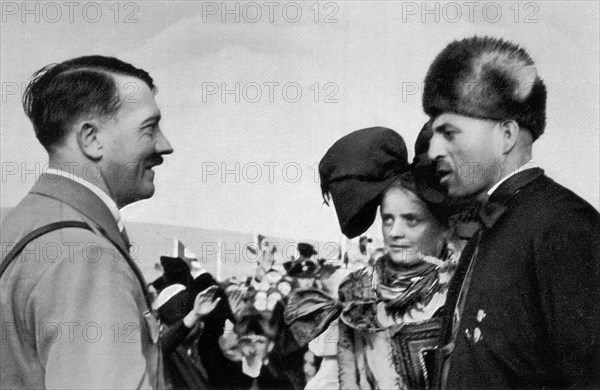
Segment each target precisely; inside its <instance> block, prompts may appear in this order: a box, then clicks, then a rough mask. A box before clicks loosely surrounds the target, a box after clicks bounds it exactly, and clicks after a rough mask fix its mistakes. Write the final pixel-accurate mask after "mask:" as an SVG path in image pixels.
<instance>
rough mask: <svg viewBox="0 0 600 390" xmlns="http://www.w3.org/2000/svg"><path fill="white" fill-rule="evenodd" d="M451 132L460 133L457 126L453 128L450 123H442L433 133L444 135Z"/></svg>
mask: <svg viewBox="0 0 600 390" xmlns="http://www.w3.org/2000/svg"><path fill="white" fill-rule="evenodd" d="M449 130H453V131H458V130H459V128H458V127H456V126H452V124H450V123H442V124H441V125H439V126H436V127H434V128H433V131H434V132H436V133H442V132H444V131H449Z"/></svg>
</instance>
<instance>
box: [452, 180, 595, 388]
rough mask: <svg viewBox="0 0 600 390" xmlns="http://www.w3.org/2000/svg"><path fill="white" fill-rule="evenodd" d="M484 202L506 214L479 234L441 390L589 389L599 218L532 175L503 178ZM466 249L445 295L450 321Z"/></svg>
mask: <svg viewBox="0 0 600 390" xmlns="http://www.w3.org/2000/svg"><path fill="white" fill-rule="evenodd" d="M490 201H491V202H492V201H493V202H499V203H500V204H503V205H504V206H506V210H505V211H504V212H503V213H501V215H500V216H499V218H498V219H497V220H496V221H495V223H492V224H491V225H489V226H483V227H482V235H481V242H480V245H479V251H478V254H477V255H476V258H475V259H474V263H473V268H472V277H471V283H470V287H469V290H468V294H467V298H466V301H465V307H464V312H463V313H462V317H461V318H462V320H461V322H460V326H459V328H458V333H457V338H456V344H455V349H454V351H453V353H452V354H451V357H450V366H449V367H450V368H449V374H448V380H447V388H452V389H469V388H542V387H589V388H592V387H593V388H597V386H598V385H599V382H598V371H600V370H599V368H600V361H599V359H598V358H599V354H598V350H599V342H600V341H599V338H600V332H599V328H600V301H599V299H598V297H600V288H599V284H600V234H599V233H600V214H598V212H597V211H596V210H595V209H594V208H593V207H592V206H591V205H589V204H588V203H587V202H585V201H584V200H583V199H581V198H580V197H579V196H577V195H575V194H574V193H573V192H571V191H570V190H568V189H566V188H564V187H562V186H560V185H558V184H557V183H555V182H554V181H552V180H551V179H549V178H548V177H546V176H545V175H543V171H542V170H541V169H534V170H527V171H523V172H521V173H519V174H517V175H515V176H513V177H511V178H509V179H508V180H507V181H506V182H504V183H503V184H502V185H501V186H500V187H499V188H498V189H497V190H496V192H494V194H492V197H491V199H490ZM474 246H475V245H474V243H473V242H471V243H470V244H469V245H468V247H467V248H466V249H465V250H464V252H463V257H462V258H461V260H460V264H459V268H458V270H457V273H456V275H455V278H454V280H453V282H452V285H451V287H450V291H449V295H448V300H447V303H446V304H447V310H446V312H447V313H448V315H449V316H452V314H453V312H454V308H455V305H456V302H457V296H458V293H459V291H460V286H461V284H462V279H463V277H464V275H465V274H466V270H467V268H468V266H469V260H470V254H472V253H473V249H474ZM449 319H450V317H447V318H446V321H445V327H444V330H443V336H442V337H443V339H442V343H441V345H445V344H447V342H448V340H449V337H450V333H451V322H450V320H449Z"/></svg>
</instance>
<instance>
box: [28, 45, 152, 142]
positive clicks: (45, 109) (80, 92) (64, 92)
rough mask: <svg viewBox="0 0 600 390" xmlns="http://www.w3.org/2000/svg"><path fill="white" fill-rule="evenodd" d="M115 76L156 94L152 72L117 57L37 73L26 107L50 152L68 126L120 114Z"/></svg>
mask: <svg viewBox="0 0 600 390" xmlns="http://www.w3.org/2000/svg"><path fill="white" fill-rule="evenodd" d="M113 74H119V75H123V76H132V77H135V78H138V79H140V80H142V81H143V82H144V83H146V84H147V85H148V87H149V88H150V89H151V90H152V91H153V92H155V91H156V87H155V86H154V82H153V80H152V77H150V75H149V74H148V72H146V71H144V70H142V69H138V68H136V67H134V66H133V65H131V64H128V63H126V62H123V61H121V60H119V59H117V58H114V57H104V56H98V55H94V56H84V57H78V58H74V59H71V60H68V61H65V62H61V63H59V64H52V65H48V66H45V67H44V68H42V69H40V70H39V71H37V72H36V73H34V75H33V78H32V80H31V82H30V83H29V85H28V86H27V89H26V90H25V93H24V95H23V108H24V110H25V114H27V116H28V117H29V119H30V120H31V122H32V123H33V129H34V130H35V135H36V137H37V139H38V140H39V141H40V143H41V144H42V145H43V146H44V148H46V150H49V149H50V147H51V146H52V145H54V144H56V143H58V142H60V141H61V140H63V139H64V137H65V135H66V134H67V128H68V126H69V125H70V124H71V123H72V122H73V121H74V120H76V119H78V118H79V117H81V116H82V115H86V114H91V113H94V114H98V115H100V116H106V117H110V116H112V115H114V114H115V113H116V112H117V110H118V109H119V106H120V104H121V102H120V99H119V86H118V85H117V83H116V81H115V80H114V78H113V77H112V75H113Z"/></svg>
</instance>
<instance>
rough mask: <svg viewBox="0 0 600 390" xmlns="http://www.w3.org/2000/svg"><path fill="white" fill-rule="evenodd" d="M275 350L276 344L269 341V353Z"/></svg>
mask: <svg viewBox="0 0 600 390" xmlns="http://www.w3.org/2000/svg"><path fill="white" fill-rule="evenodd" d="M273 348H275V343H274V342H272V341H269V346H268V347H267V352H271V351H272V350H273Z"/></svg>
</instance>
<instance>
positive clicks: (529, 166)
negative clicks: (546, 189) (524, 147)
mask: <svg viewBox="0 0 600 390" xmlns="http://www.w3.org/2000/svg"><path fill="white" fill-rule="evenodd" d="M532 168H538V165H537V164H535V163H534V162H533V161H531V160H530V161H528V162H526V163H525V164H524V165H521V166H520V167H518V168H517V169H515V170H514V171H512V172H511V173H509V174H508V175H506V176H504V177H503V178H502V179H500V181H498V182H497V183H496V184H494V186H493V187H492V188H490V189H489V191H488V192H487V195H488V198H489V197H490V196H492V194H493V193H494V191H496V190H497V189H498V187H500V184H502V183H504V182H505V181H506V180H508V179H509V178H510V177H512V176H514V175H516V174H517V173H519V172H523V171H524V170H527V169H532Z"/></svg>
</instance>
